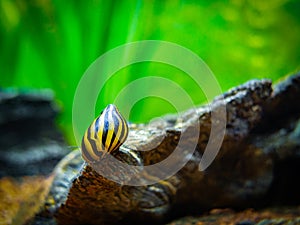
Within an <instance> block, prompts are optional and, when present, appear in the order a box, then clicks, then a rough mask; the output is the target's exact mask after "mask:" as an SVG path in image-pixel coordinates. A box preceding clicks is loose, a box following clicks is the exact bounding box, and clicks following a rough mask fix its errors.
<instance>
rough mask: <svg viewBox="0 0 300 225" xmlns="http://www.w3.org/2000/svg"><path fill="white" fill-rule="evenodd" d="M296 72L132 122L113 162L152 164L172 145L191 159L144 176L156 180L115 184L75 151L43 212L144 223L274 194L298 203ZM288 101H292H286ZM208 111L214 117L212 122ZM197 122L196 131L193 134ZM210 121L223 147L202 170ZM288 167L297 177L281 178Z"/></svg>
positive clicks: (81, 220)
mask: <svg viewBox="0 0 300 225" xmlns="http://www.w3.org/2000/svg"><path fill="white" fill-rule="evenodd" d="M299 77H300V74H298V75H295V76H293V77H291V78H288V79H287V80H286V81H283V82H282V83H280V84H278V85H277V86H275V91H273V90H272V86H271V82H270V81H269V80H253V81H250V82H248V83H246V84H244V85H241V86H239V87H236V88H234V89H232V90H230V91H228V92H227V93H225V94H224V95H223V96H219V97H216V98H215V100H214V101H213V102H212V103H211V104H210V106H202V107H199V108H198V109H197V111H196V112H195V111H193V110H188V111H187V112H185V113H183V114H182V115H181V116H180V117H178V118H177V119H175V118H174V117H173V116H167V117H166V118H165V122H164V123H162V122H155V121H153V122H152V123H151V124H146V125H134V124H132V125H131V131H130V135H129V137H128V140H127V141H126V143H125V145H126V147H124V146H121V148H120V151H119V152H116V153H114V156H115V157H116V158H117V159H118V160H120V161H122V162H124V163H127V162H128V163H129V164H131V165H144V166H147V165H153V164H155V163H158V162H161V161H162V160H164V159H166V158H167V157H169V156H170V155H172V154H173V151H174V149H176V148H179V150H180V152H182V154H181V155H180V156H178V157H177V158H176V157H175V158H173V161H172V162H171V163H173V164H174V163H175V164H176V163H177V162H180V160H181V159H182V158H186V157H188V158H189V162H188V163H187V164H186V165H184V166H183V167H182V168H181V169H180V170H179V171H178V172H177V173H175V174H174V175H173V176H171V177H169V178H168V179H165V180H163V181H162V180H160V181H159V179H158V178H155V177H157V176H158V174H159V173H160V172H161V171H158V170H156V171H154V172H153V171H147V174H143V175H144V176H145V179H146V177H147V176H148V177H151V178H152V179H154V180H155V179H157V181H159V182H157V183H155V184H150V185H147V186H146V185H144V186H130V185H120V184H118V183H116V182H113V181H111V180H109V179H107V178H105V177H103V176H102V175H100V174H98V173H97V172H96V171H95V170H94V169H93V168H92V167H91V166H89V165H86V164H85V163H84V162H83V161H82V160H81V159H80V152H79V151H77V152H73V153H72V154H71V155H70V156H68V157H69V158H68V159H67V160H64V161H63V162H64V163H62V164H61V165H60V166H58V171H57V172H56V179H55V182H54V184H53V186H52V190H51V192H50V195H49V197H48V199H47V203H46V207H45V209H44V211H43V212H42V214H43V215H47V216H49V217H51V216H55V217H56V219H57V221H58V223H59V224H87V223H89V224H125V223H128V224H132V223H145V221H146V223H149V224H151V223H162V222H164V221H166V220H169V219H170V218H176V217H180V216H184V215H187V214H191V213H197V212H199V211H201V212H205V211H207V210H209V209H212V208H216V207H217V208H224V207H230V208H239V209H241V208H247V207H262V206H265V205H266V204H268V203H272V202H274V201H275V200H276V199H278V196H282V197H283V198H285V200H288V199H286V198H292V199H295V198H296V201H295V203H296V204H297V203H299V200H298V197H295V195H297V196H299V194H298V193H297V190H299V188H300V186H299V182H298V181H295V179H296V174H297V172H296V171H298V169H299V166H297V165H299V161H298V160H299V150H300V148H299V146H300V138H299V132H300V129H299V121H300V117H299V115H300V108H299V107H298V106H295V105H297V103H296V102H295V101H297V99H299V98H300V92H299V89H300V88H299ZM222 98H224V102H225V104H226V126H224V130H223V127H222V126H219V127H218V124H222V123H221V122H222V115H221V114H222V109H223V108H222V105H223V103H224V102H223V101H222ZM293 99H294V100H293ZM286 101H289V102H292V101H294V102H293V104H287V102H286ZM282 107H284V109H282ZM212 115H214V116H215V118H217V119H215V120H212ZM170 118H171V119H170ZM269 118H273V119H274V118H277V119H276V120H274V121H273V120H272V121H271V120H269ZM279 118H280V119H279ZM266 121H267V122H266ZM199 124H200V134H199V135H194V134H195V133H194V130H195V129H196V128H197V127H198V125H199ZM213 126H216V127H217V131H216V133H215V134H214V135H215V136H214V137H213V140H212V142H216V141H217V140H221V141H222V145H221V148H220V151H219V152H218V155H217V156H216V158H215V159H214V161H213V163H212V164H211V165H210V166H209V167H208V168H207V169H206V170H205V171H202V170H201V168H202V167H203V165H202V164H200V170H199V163H200V162H202V157H204V156H205V152H204V150H205V148H206V147H207V146H208V143H209V141H211V139H210V133H211V130H212V127H213ZM223 134H225V135H224V138H223ZM181 139H182V140H181ZM179 140H181V141H182V142H179ZM193 142H196V143H197V145H196V149H195V152H194V153H193V154H188V153H186V152H187V149H188V148H189V147H190V146H192V143H193ZM149 149H150V150H149ZM136 150H137V151H136ZM138 150H141V151H140V152H139V151H138ZM143 150H149V151H143ZM213 150H214V149H213ZM217 150H218V149H217ZM205 159H206V158H205ZM291 159H292V160H294V164H293V165H294V167H290V168H288V169H284V167H288V166H289V165H292V164H289V163H290V162H292V161H291ZM70 164H72V165H74V166H71V167H70V166H69V165H70ZM81 166H82V167H81ZM101 166H102V168H101V170H100V171H103V170H111V171H113V172H114V173H115V175H116V174H117V173H120V174H121V175H122V176H123V177H126V176H125V175H126V173H127V171H126V170H124V169H123V168H119V167H118V166H117V165H113V164H105V162H104V161H103V163H101ZM79 168H82V169H79ZM94 168H95V167H94ZM283 169H284V170H283ZM293 170H296V171H294V172H293ZM98 171H99V170H98ZM280 171H285V172H284V173H283V174H281V173H280ZM289 172H292V173H293V174H294V176H291V177H289V179H292V180H290V182H289V183H287V184H283V183H282V181H283V180H282V179H284V177H285V178H286V176H285V175H286V173H289ZM141 176H142V175H141ZM137 178H140V177H137ZM141 179H142V178H141ZM298 180H299V179H298ZM291 183H294V185H295V188H294V192H291V193H292V195H291V196H289V195H285V193H286V192H287V191H286V190H289V191H290V190H292V188H291V187H290V186H289V185H290V184H291ZM290 200H291V199H290ZM286 203H290V202H289V201H286ZM215 216H216V215H215ZM244 221H245V220H244ZM237 222H240V221H237ZM174 224H178V223H174ZM182 224H184V223H182ZM187 224H191V223H187ZM207 224H209V223H207Z"/></svg>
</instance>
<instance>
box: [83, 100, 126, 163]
mask: <svg viewBox="0 0 300 225" xmlns="http://www.w3.org/2000/svg"><path fill="white" fill-rule="evenodd" d="M127 136H128V125H127V122H126V120H125V119H124V117H123V116H122V115H121V114H120V112H119V110H118V109H117V107H116V106H115V105H113V104H109V105H108V106H107V107H106V108H105V109H104V110H103V111H102V112H101V113H100V115H99V116H98V117H97V118H96V119H95V120H94V121H93V123H92V124H91V125H90V126H89V128H88V129H87V130H86V132H85V134H84V136H83V138H82V142H81V153H82V157H83V158H84V160H85V161H86V162H88V163H96V162H98V161H100V160H101V159H102V158H103V157H104V156H105V155H106V154H107V153H110V154H111V153H112V152H114V151H116V150H118V149H119V147H120V146H121V145H122V144H123V143H124V142H125V140H126V138H127Z"/></svg>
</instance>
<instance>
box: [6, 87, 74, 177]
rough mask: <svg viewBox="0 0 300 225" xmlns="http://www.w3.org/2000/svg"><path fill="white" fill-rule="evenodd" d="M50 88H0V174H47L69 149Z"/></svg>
mask: <svg viewBox="0 0 300 225" xmlns="http://www.w3.org/2000/svg"><path fill="white" fill-rule="evenodd" d="M57 113H58V107H57V105H55V103H54V102H53V94H52V92H51V91H50V90H44V91H32V90H31V91H26V92H24V91H23V92H21V91H17V90H13V89H4V90H1V92H0V152H1V154H0V177H3V176H24V175H37V174H40V175H41V174H50V173H51V172H52V171H53V168H54V167H55V165H56V164H57V163H58V161H59V160H60V159H61V158H62V157H63V156H65V155H66V154H67V153H68V152H69V151H68V149H67V148H66V145H65V144H64V141H63V137H62V134H61V133H60V131H58V129H57V128H56V126H55V121H54V120H55V117H56V115H57Z"/></svg>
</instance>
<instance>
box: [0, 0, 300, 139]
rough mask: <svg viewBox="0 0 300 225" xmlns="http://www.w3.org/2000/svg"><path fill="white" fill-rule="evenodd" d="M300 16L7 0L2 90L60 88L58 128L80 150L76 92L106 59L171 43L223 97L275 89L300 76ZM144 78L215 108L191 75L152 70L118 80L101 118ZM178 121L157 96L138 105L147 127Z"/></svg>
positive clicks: (130, 71) (273, 8)
mask: <svg viewBox="0 0 300 225" xmlns="http://www.w3.org/2000/svg"><path fill="white" fill-rule="evenodd" d="M299 11H300V1H298V0H270V1H256V0H248V1H246V0H231V1H223V0H215V1H205V0H201V1H196V0H195V1H192V0H191V1H179V0H167V1H158V0H152V1H140V0H137V1H129V0H128V1H126V0H123V1H118V2H115V1H104V0H89V1H76V3H75V2H74V3H73V4H71V3H70V2H67V1H59V0H34V1H25V0H15V1H11V0H2V1H1V3H0V36H1V37H0V40H1V41H0V49H1V54H0V68H1V79H0V87H3V88H7V87H13V88H18V89H19V88H21V89H25V90H26V89H52V90H53V91H54V93H55V98H56V101H57V102H58V103H59V105H60V106H61V109H62V113H61V115H60V117H59V118H58V121H57V123H58V125H59V126H60V127H61V129H62V130H63V131H64V134H65V136H66V138H67V140H68V142H69V144H75V139H74V135H73V130H72V104H73V97H74V93H75V90H76V87H77V84H78V82H79V80H80V78H81V77H82V75H83V74H84V72H85V71H86V69H87V68H88V67H89V65H91V63H93V61H94V60H96V59H97V58H98V57H99V56H101V55H102V54H104V53H105V52H107V51H109V50H111V49H113V48H115V47H117V46H120V45H122V44H125V43H130V42H134V41H140V40H163V41H169V42H173V43H176V44H179V45H182V46H183V47H186V48H188V49H190V50H191V51H193V52H194V53H196V54H197V55H198V56H199V57H201V58H202V59H203V60H204V61H205V62H206V64H207V65H208V66H209V67H210V69H211V70H212V71H213V73H214V75H215V77H216V78H217V80H218V82H219V84H220V86H221V88H222V90H223V91H226V90H228V89H229V88H231V87H233V86H236V85H238V84H241V83H243V82H245V81H247V80H250V79H253V78H269V79H272V80H273V81H276V80H278V79H280V78H281V77H283V76H286V75H288V74H290V73H293V72H295V71H297V70H299V69H300V67H299V62H300V51H299V49H300V17H299ZM128 54H132V53H130V52H128ZM124 57H126V56H124ZM191 66H193V65H191ZM144 76H161V77H165V78H167V79H171V80H172V81H174V82H177V83H178V84H179V85H180V86H181V87H182V88H183V89H184V90H185V91H186V92H187V93H188V94H189V95H190V96H191V98H192V100H193V101H194V104H196V105H198V104H201V103H203V102H206V101H208V100H207V99H205V96H204V95H203V93H202V92H201V89H200V88H199V87H198V86H197V85H196V84H195V83H194V82H193V80H191V79H189V78H188V76H187V75H186V74H185V73H184V72H182V71H180V70H179V69H177V68H173V67H171V66H168V65H165V64H160V63H150V62H145V63H138V64H133V65H130V66H128V67H126V68H124V69H122V70H120V71H118V72H117V73H116V74H115V75H114V76H113V77H112V78H111V79H110V80H109V81H108V82H107V83H106V84H105V86H104V88H103V89H102V90H101V92H100V93H99V96H98V101H97V105H96V108H97V110H96V111H98V112H99V113H100V111H101V110H102V109H103V108H104V107H105V106H106V105H107V104H109V103H111V102H113V101H114V99H115V97H116V95H117V94H118V92H119V91H120V90H121V89H122V88H123V87H124V86H125V85H126V84H128V83H130V82H131V81H133V80H135V79H138V78H140V77H144ZM164 91H168V90H157V92H158V93H162V92H164ZM136 95H139V93H138V90H137V92H136ZM120 110H122V109H120ZM173 112H176V111H175V108H174V107H173V106H172V105H171V104H170V103H168V102H167V101H165V100H164V99H159V98H154V97H149V98H144V99H141V100H140V101H139V102H138V103H137V104H135V105H134V107H133V108H132V110H131V113H130V118H129V120H130V121H131V122H147V121H149V120H150V119H151V118H153V117H157V116H161V115H163V114H166V113H173ZM95 116H97V115H95Z"/></svg>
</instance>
